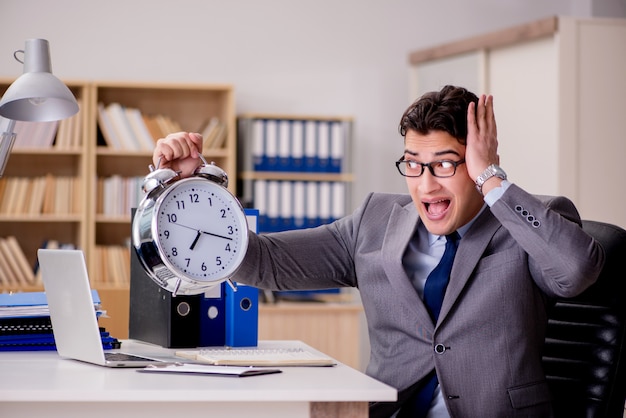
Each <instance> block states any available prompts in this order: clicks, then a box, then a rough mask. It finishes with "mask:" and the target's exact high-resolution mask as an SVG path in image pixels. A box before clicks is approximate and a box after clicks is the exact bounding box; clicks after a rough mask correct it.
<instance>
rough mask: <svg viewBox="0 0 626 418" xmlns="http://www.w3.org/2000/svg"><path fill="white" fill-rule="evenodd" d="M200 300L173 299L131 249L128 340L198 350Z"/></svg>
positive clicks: (193, 298)
mask: <svg viewBox="0 0 626 418" xmlns="http://www.w3.org/2000/svg"><path fill="white" fill-rule="evenodd" d="M133 217H134V210H133ZM201 297H202V295H178V296H172V294H171V293H170V292H168V291H167V290H165V289H162V288H161V287H160V286H159V285H158V284H156V283H155V282H154V281H153V280H152V279H151V278H150V276H148V273H146V271H145V270H144V269H143V266H142V265H141V261H139V258H138V257H137V253H136V252H135V249H134V248H131V250H130V319H129V328H128V336H129V338H131V339H133V340H140V341H145V342H148V343H152V344H157V345H160V346H161V347H166V348H193V347H198V345H199V341H200V298H201Z"/></svg>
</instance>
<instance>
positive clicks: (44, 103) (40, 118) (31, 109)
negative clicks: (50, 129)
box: [0, 39, 78, 122]
mask: <svg viewBox="0 0 626 418" xmlns="http://www.w3.org/2000/svg"><path fill="white" fill-rule="evenodd" d="M76 112H78V104H77V103H76V99H75V98H74V95H73V94H72V92H71V91H70V89H69V88H67V86H66V85H65V84H64V83H63V82H62V81H61V80H59V79H58V78H56V77H55V76H54V75H52V65H51V63H50V49H49V45H48V41H46V40H45V39H29V40H27V41H26V48H25V49H24V74H22V75H21V76H20V77H19V78H18V79H17V80H15V81H14V82H13V84H11V86H10V87H9V88H8V89H7V91H6V93H5V94H4V96H3V97H2V100H0V116H3V117H5V118H8V119H13V120H21V121H28V122H47V121H53V120H61V119H65V118H68V117H70V116H72V115H74V114H75V113H76Z"/></svg>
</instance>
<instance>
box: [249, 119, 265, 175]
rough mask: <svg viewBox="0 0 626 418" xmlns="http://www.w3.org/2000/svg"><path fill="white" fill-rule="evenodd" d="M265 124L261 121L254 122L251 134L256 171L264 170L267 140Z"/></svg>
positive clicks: (253, 161)
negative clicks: (265, 137)
mask: <svg viewBox="0 0 626 418" xmlns="http://www.w3.org/2000/svg"><path fill="white" fill-rule="evenodd" d="M264 129H265V123H264V122H263V120H261V119H254V120H253V121H252V133H251V139H250V142H251V143H252V144H251V147H250V148H251V149H252V165H253V167H254V170H255V171H259V170H263V164H264V158H265V151H264V150H265V139H264V134H263V132H264Z"/></svg>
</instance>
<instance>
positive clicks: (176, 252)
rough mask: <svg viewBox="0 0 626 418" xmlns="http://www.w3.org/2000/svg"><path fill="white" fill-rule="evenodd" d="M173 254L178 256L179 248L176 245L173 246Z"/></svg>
mask: <svg viewBox="0 0 626 418" xmlns="http://www.w3.org/2000/svg"><path fill="white" fill-rule="evenodd" d="M172 255H173V256H174V257H177V256H178V249H177V248H176V247H172Z"/></svg>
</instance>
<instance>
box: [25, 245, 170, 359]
mask: <svg viewBox="0 0 626 418" xmlns="http://www.w3.org/2000/svg"><path fill="white" fill-rule="evenodd" d="M37 256H38V257H39V268H40V269H41V277H42V279H43V284H44V289H45V292H46V298H47V301H48V307H49V308H50V321H51V322H52V332H53V334H54V341H55V344H56V347H57V352H58V353H59V355H60V356H61V357H65V358H69V359H74V360H80V361H83V362H87V363H92V364H97V365H100V366H106V367H146V366H148V365H154V364H155V363H159V364H163V363H171V362H168V361H164V360H160V359H155V358H149V357H145V356H139V355H134V354H131V353H124V352H121V351H119V350H116V351H108V350H106V351H105V350H104V348H103V347H102V339H101V336H100V328H99V326H98V320H97V317H96V310H95V309H94V302H93V299H92V296H91V287H90V285H89V276H88V274H87V266H86V264H85V256H84V254H83V252H82V251H81V250H70V249H39V250H38V251H37Z"/></svg>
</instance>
